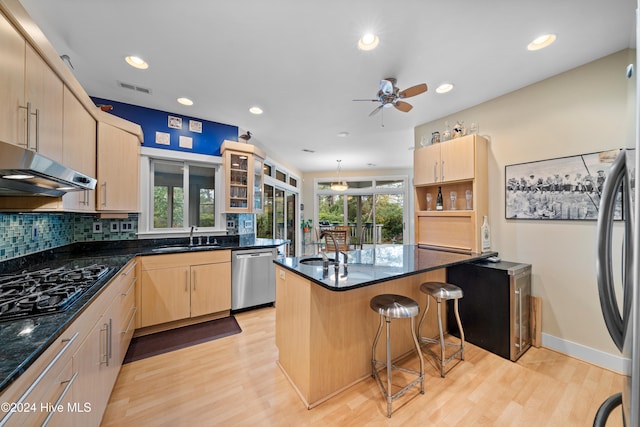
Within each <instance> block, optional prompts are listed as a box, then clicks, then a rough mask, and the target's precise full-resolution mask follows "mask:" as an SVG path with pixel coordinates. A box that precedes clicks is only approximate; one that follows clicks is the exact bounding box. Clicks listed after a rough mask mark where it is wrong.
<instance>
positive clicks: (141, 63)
mask: <svg viewBox="0 0 640 427" xmlns="http://www.w3.org/2000/svg"><path fill="white" fill-rule="evenodd" d="M124 60H125V61H127V64H129V65H131V66H132V67H135V68H139V69H141V70H146V69H147V68H149V64H147V62H146V61H145V60H144V59H142V58H140V57H139V56H127V57H126V58H124Z"/></svg>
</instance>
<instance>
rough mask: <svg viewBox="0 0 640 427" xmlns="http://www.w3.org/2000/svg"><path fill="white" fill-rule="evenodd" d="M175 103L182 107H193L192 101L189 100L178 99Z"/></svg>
mask: <svg viewBox="0 0 640 427" xmlns="http://www.w3.org/2000/svg"><path fill="white" fill-rule="evenodd" d="M177 101H178V102H179V103H180V104H182V105H187V106H190V105H193V101H192V100H190V99H189V98H184V97H183V98H178V99H177Z"/></svg>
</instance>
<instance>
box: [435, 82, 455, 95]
mask: <svg viewBox="0 0 640 427" xmlns="http://www.w3.org/2000/svg"><path fill="white" fill-rule="evenodd" d="M452 89H453V84H452V83H442V84H441V85H440V86H438V87H437V88H436V93H447V92H451V90H452Z"/></svg>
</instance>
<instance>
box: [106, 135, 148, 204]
mask: <svg viewBox="0 0 640 427" xmlns="http://www.w3.org/2000/svg"><path fill="white" fill-rule="evenodd" d="M139 154H140V142H139V140H138V137H137V136H136V135H134V134H131V133H129V132H127V131H125V130H122V129H120V128H117V127H115V126H112V125H110V124H107V123H103V122H99V123H98V148H97V165H98V166H97V171H96V172H97V179H98V184H97V185H96V190H97V200H96V209H97V210H98V211H99V212H108V213H115V214H117V213H121V214H122V215H126V214H127V213H129V212H138V211H139V202H138V200H139V194H138V181H139V172H138V171H139V167H140V166H139V165H140V159H139ZM107 216H113V215H107Z"/></svg>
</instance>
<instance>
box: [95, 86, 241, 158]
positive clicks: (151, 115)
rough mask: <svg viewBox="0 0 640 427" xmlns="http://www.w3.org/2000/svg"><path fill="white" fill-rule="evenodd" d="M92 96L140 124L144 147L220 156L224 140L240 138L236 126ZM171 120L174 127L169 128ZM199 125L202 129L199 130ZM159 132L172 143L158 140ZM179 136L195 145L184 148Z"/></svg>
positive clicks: (116, 114) (117, 114) (114, 112)
mask: <svg viewBox="0 0 640 427" xmlns="http://www.w3.org/2000/svg"><path fill="white" fill-rule="evenodd" d="M91 99H92V100H93V102H94V103H96V104H105V105H112V106H113V109H112V110H111V111H109V113H110V114H113V115H114V116H118V117H121V118H123V119H126V120H129V121H131V122H133V123H137V124H139V125H140V126H141V127H142V132H143V133H144V142H143V145H144V146H145V147H152V148H160V149H163V150H175V151H184V152H188V153H197V154H208V155H211V156H220V146H221V145H222V142H223V141H224V140H225V139H227V140H230V141H237V140H238V127H237V126H231V125H225V124H222V123H216V122H210V121H207V120H202V119H198V118H195V117H189V116H182V115H180V114H175V113H169V112H166V111H160V110H153V109H151V108H145V107H138V106H136V105H131V104H124V103H122V102H116V101H111V100H108V99H102V98H93V97H92V98H91ZM170 123H171V126H174V127H170ZM190 124H193V125H195V129H194V128H192V127H190ZM178 127H179V128H178ZM200 128H201V131H202V132H199V131H198V130H200ZM158 132H160V133H162V134H163V135H161V138H162V137H164V138H166V139H168V142H169V145H164V144H158V143H157V142H156V141H157V133H158ZM167 137H168V138H167ZM180 137H183V142H188V139H189V138H190V140H191V144H192V148H187V147H181V146H180ZM185 139H186V140H187V141H185Z"/></svg>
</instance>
